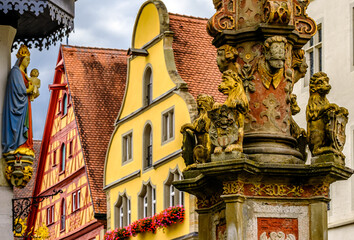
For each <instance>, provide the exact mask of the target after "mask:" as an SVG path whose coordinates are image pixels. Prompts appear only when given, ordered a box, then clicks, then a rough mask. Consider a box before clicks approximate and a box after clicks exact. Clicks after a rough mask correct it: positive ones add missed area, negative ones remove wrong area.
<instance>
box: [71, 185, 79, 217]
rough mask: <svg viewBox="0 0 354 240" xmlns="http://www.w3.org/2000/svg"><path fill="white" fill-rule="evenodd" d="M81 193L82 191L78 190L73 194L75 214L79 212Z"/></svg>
mask: <svg viewBox="0 0 354 240" xmlns="http://www.w3.org/2000/svg"><path fill="white" fill-rule="evenodd" d="M80 193H81V190H77V191H75V192H74V193H73V194H72V200H73V212H75V211H76V210H78V209H79V208H80Z"/></svg>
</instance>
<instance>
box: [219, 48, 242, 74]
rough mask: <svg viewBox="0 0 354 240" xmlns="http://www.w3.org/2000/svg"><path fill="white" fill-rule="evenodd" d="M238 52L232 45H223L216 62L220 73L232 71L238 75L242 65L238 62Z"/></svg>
mask: <svg viewBox="0 0 354 240" xmlns="http://www.w3.org/2000/svg"><path fill="white" fill-rule="evenodd" d="M237 56H238V51H237V50H236V48H234V47H232V46H230V45H223V46H221V47H219V48H218V51H217V56H216V62H217V64H218V67H219V70H220V72H225V71H226V70H232V71H234V72H236V73H238V72H239V71H240V70H239V69H240V65H239V64H238V63H237V62H236V59H237Z"/></svg>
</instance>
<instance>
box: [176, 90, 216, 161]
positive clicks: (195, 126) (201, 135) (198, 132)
mask: <svg viewBox="0 0 354 240" xmlns="http://www.w3.org/2000/svg"><path fill="white" fill-rule="evenodd" d="M213 104H214V98H213V97H212V96H209V95H206V94H200V95H199V96H198V97H197V106H198V117H197V119H195V120H194V121H193V123H192V124H191V123H187V124H184V125H183V126H182V127H181V133H182V134H183V146H182V156H183V158H184V160H185V163H186V165H187V166H188V165H190V164H193V163H205V162H208V161H210V155H211V151H212V145H211V141H210V137H209V128H210V119H209V117H208V111H210V110H211V109H212V107H213Z"/></svg>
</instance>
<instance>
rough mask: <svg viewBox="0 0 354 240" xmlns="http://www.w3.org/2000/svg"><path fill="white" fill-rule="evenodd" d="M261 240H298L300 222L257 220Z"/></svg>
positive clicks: (295, 220) (290, 219)
mask: <svg viewBox="0 0 354 240" xmlns="http://www.w3.org/2000/svg"><path fill="white" fill-rule="evenodd" d="M257 228H258V239H259V240H296V239H298V238H299V237H298V235H299V233H298V231H299V230H298V220H297V219H296V218H257Z"/></svg>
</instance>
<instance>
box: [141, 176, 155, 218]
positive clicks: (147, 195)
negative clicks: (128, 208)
mask: <svg viewBox="0 0 354 240" xmlns="http://www.w3.org/2000/svg"><path fill="white" fill-rule="evenodd" d="M155 214H156V188H155V187H154V186H152V185H151V183H150V182H149V183H147V184H144V185H143V187H142V188H141V191H140V193H139V194H138V217H139V218H146V217H149V216H153V215H155Z"/></svg>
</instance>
